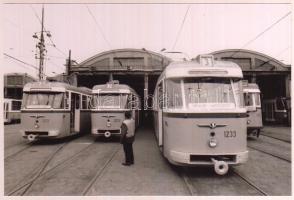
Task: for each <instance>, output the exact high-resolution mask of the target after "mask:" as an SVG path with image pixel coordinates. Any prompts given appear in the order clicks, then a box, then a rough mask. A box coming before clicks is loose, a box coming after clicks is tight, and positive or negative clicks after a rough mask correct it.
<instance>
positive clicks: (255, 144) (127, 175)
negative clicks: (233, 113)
mask: <svg viewBox="0 0 294 200" xmlns="http://www.w3.org/2000/svg"><path fill="white" fill-rule="evenodd" d="M19 128H20V125H6V126H5V139H4V142H5V144H4V148H5V150H4V153H5V160H4V169H5V174H4V175H5V180H4V181H5V183H4V185H5V188H4V189H5V195H54V196H55V195H171V196H177V195H182V196H186V195H203V196H206V195H252V196H255V195H291V162H290V160H291V143H290V137H289V136H290V128H286V127H278V128H275V127H265V128H264V129H263V132H262V134H264V135H261V136H260V138H259V139H255V138H254V137H251V138H248V149H249V150H250V155H249V161H248V162H247V163H246V164H244V165H240V166H236V167H234V169H233V170H230V171H229V173H228V174H227V175H225V176H218V175H216V174H215V173H214V170H213V168H211V167H196V168H195V167H193V168H192V167H188V168H187V167H186V168H182V167H175V166H172V165H170V164H169V163H168V162H167V161H166V159H164V158H163V157H162V155H161V154H160V151H159V149H158V148H157V146H156V142H155V137H154V134H153V130H152V129H151V128H149V129H148V128H139V130H138V132H137V136H136V140H135V143H134V154H135V165H133V166H130V167H125V166H122V165H121V162H122V161H123V159H124V156H123V149H122V146H121V144H119V142H118V140H117V139H112V140H103V139H98V140H96V141H94V139H93V137H91V136H90V135H88V134H86V135H82V136H80V137H74V138H69V139H65V140H60V141H49V142H48V141H43V142H35V143H33V144H29V143H28V142H27V141H25V140H24V139H22V138H21V136H20V134H19V133H18V130H19ZM282 129H283V133H282V134H281V133H279V132H281V131H280V130H282ZM266 135H269V136H272V137H273V136H275V137H277V138H278V139H279V138H280V139H283V140H285V139H286V141H282V140H278V139H275V138H272V137H268V136H266ZM270 154H271V155H270ZM279 157H281V158H279Z"/></svg>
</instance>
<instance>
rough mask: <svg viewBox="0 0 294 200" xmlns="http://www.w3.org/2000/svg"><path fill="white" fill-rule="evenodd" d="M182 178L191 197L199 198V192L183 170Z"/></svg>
mask: <svg viewBox="0 0 294 200" xmlns="http://www.w3.org/2000/svg"><path fill="white" fill-rule="evenodd" d="M180 176H181V177H182V179H183V180H184V183H185V186H186V188H187V190H188V192H189V194H190V195H191V196H197V192H196V191H195V189H194V186H193V184H192V183H191V180H190V178H189V177H188V176H187V173H186V171H185V169H181V172H180Z"/></svg>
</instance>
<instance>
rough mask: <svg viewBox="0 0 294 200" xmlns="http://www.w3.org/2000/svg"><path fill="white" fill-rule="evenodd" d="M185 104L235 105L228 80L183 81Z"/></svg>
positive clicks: (195, 79) (203, 79) (201, 79)
mask: <svg viewBox="0 0 294 200" xmlns="http://www.w3.org/2000/svg"><path fill="white" fill-rule="evenodd" d="M184 90H185V99H186V103H187V105H188V106H189V104H195V103H235V101H234V95H233V88H232V85H231V82H230V79H224V78H186V79H184Z"/></svg>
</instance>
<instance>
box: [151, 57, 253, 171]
mask: <svg viewBox="0 0 294 200" xmlns="http://www.w3.org/2000/svg"><path fill="white" fill-rule="evenodd" d="M242 77H243V74H242V70H241V68H240V67H239V66H238V65H237V64H235V63H233V62H229V61H216V60H214V58H213V56H212V55H200V56H198V57H197V59H194V60H192V61H186V62H173V63H171V64H169V65H168V66H167V67H166V69H165V70H164V71H163V73H162V74H161V75H160V77H159V79H158V81H157V84H156V88H155V92H154V110H153V113H154V127H155V135H156V138H157V143H158V146H159V148H160V150H161V151H162V153H163V156H164V157H165V158H167V160H168V161H169V162H171V163H172V164H174V165H179V166H185V165H188V166H193V165H213V166H214V169H215V172H216V173H217V174H220V175H224V174H226V173H227V171H228V169H229V165H236V164H241V163H244V162H246V161H247V159H248V150H247V140H246V139H247V134H246V121H247V120H246V116H247V115H246V109H245V107H244V102H243V91H242V81H241V79H242Z"/></svg>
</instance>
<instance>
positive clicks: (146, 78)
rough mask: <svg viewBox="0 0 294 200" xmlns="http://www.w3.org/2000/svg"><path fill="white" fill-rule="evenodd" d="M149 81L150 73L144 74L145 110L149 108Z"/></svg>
mask: <svg viewBox="0 0 294 200" xmlns="http://www.w3.org/2000/svg"><path fill="white" fill-rule="evenodd" d="M148 82H149V80H148V74H144V110H147V109H148ZM145 113H146V112H145Z"/></svg>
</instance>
